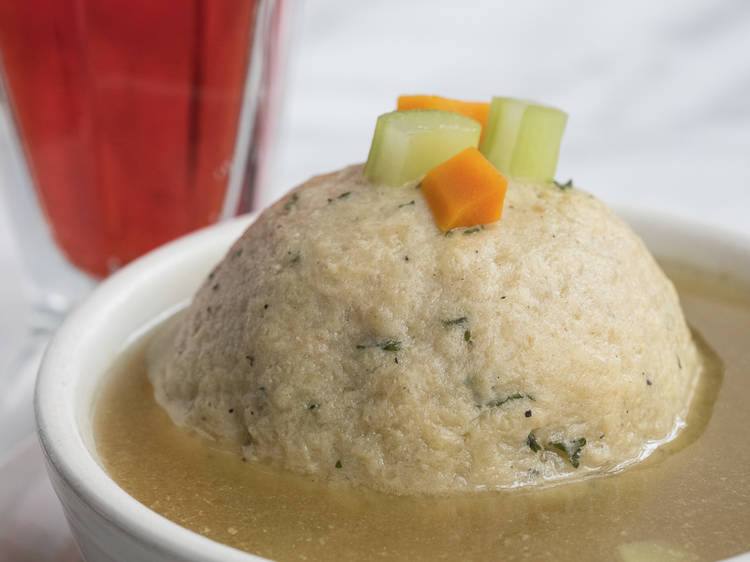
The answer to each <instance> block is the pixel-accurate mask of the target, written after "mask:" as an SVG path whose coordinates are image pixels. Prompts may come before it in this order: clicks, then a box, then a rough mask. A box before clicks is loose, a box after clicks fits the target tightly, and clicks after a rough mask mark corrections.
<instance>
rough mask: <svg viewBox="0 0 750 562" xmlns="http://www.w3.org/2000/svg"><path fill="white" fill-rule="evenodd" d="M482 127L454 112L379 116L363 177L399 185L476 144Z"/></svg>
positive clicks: (399, 113) (419, 176)
mask: <svg viewBox="0 0 750 562" xmlns="http://www.w3.org/2000/svg"><path fill="white" fill-rule="evenodd" d="M481 129H482V126H481V125H480V124H479V123H478V122H476V121H475V120H473V119H470V118H469V117H466V116H464V115H460V114H458V113H455V112H453V111H439V110H435V109H429V110H415V111H393V112H391V113H386V114H384V115H381V116H380V117H378V121H377V124H376V125H375V134H374V135H373V137H372V145H371V147H370V154H369V155H368V157H367V163H366V164H365V176H367V178H368V179H370V181H372V182H374V183H380V184H384V185H391V186H401V185H403V184H405V183H407V182H410V181H413V180H418V179H419V178H421V177H422V176H423V175H424V174H425V173H426V172H427V171H428V170H429V169H430V168H433V167H435V166H437V165H438V164H440V163H442V162H445V161H446V160H448V159H449V158H450V157H452V156H454V155H456V154H458V153H459V152H461V151H462V150H463V149H465V148H467V147H470V146H471V147H475V146H477V145H478V144H479V134H480V132H481Z"/></svg>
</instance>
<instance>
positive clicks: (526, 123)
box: [480, 98, 568, 181]
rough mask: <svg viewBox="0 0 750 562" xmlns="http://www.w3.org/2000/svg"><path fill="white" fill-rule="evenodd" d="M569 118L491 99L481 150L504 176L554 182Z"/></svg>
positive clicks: (541, 107) (530, 105)
mask: <svg viewBox="0 0 750 562" xmlns="http://www.w3.org/2000/svg"><path fill="white" fill-rule="evenodd" d="M567 120H568V115H567V114H566V113H565V112H563V111H560V110H559V109H555V108H554V107H547V106H544V105H539V104H535V103H533V102H527V101H522V100H517V99H513V98H492V104H491V105H490V114H489V117H488V118H487V125H486V127H485V131H484V137H483V138H482V144H481V145H480V150H481V151H482V154H484V155H485V156H486V157H487V159H488V160H489V161H490V162H492V163H493V164H494V165H495V167H496V168H497V169H498V170H499V171H500V172H501V173H503V174H508V175H511V176H516V177H520V178H526V179H530V180H540V181H552V178H554V176H555V169H556V168H557V157H558V155H559V152H560V140H561V139H562V135H563V131H564V130H565V124H566V122H567Z"/></svg>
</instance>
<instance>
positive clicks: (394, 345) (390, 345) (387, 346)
mask: <svg viewBox="0 0 750 562" xmlns="http://www.w3.org/2000/svg"><path fill="white" fill-rule="evenodd" d="M380 349H382V350H383V351H400V350H401V342H400V341H397V340H386V341H385V342H383V343H382V344H381V345H380Z"/></svg>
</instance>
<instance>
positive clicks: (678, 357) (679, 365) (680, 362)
mask: <svg viewBox="0 0 750 562" xmlns="http://www.w3.org/2000/svg"><path fill="white" fill-rule="evenodd" d="M675 355H676V354H675ZM677 366H678V367H679V368H680V370H682V361H680V356H679V355H677Z"/></svg>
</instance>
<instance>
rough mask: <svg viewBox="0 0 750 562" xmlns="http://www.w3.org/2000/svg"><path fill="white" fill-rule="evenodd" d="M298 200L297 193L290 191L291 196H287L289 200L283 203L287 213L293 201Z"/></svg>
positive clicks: (293, 203)
mask: <svg viewBox="0 0 750 562" xmlns="http://www.w3.org/2000/svg"><path fill="white" fill-rule="evenodd" d="M298 200H299V195H297V194H296V193H292V196H291V197H290V198H289V201H287V202H286V204H285V205H284V210H285V211H286V212H287V213H288V212H289V211H291V210H292V207H294V205H295V203H297V201H298Z"/></svg>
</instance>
